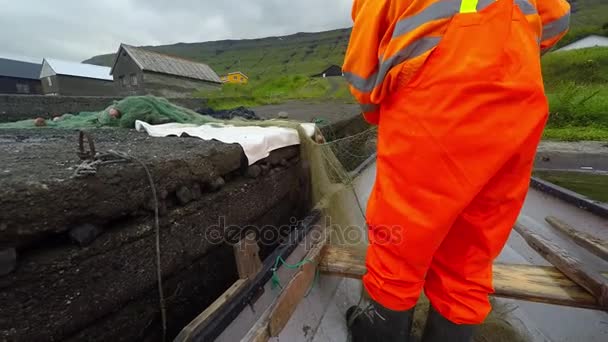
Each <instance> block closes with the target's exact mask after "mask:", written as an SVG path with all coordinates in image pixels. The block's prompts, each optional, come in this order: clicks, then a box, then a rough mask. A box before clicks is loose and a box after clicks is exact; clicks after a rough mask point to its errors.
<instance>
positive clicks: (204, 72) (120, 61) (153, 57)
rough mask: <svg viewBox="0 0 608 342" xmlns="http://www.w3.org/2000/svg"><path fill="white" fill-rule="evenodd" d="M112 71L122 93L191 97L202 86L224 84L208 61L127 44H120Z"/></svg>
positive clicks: (211, 87) (209, 87) (214, 86)
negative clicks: (188, 58)
mask: <svg viewBox="0 0 608 342" xmlns="http://www.w3.org/2000/svg"><path fill="white" fill-rule="evenodd" d="M111 74H112V75H113V76H114V82H115V84H116V87H118V89H119V92H120V94H122V95H147V94H152V95H156V96H163V97H191V96H192V93H193V92H194V91H196V90H198V89H213V88H218V87H220V86H221V85H222V81H221V79H220V77H219V76H218V75H217V74H216V73H215V71H213V69H211V67H209V66H208V65H207V64H204V63H198V62H194V61H190V60H187V59H183V58H179V57H173V56H169V55H164V54H161V53H157V52H152V51H148V50H145V49H142V48H137V47H133V46H129V45H126V44H122V45H120V48H119V49H118V52H117V53H116V56H115V58H114V64H113V66H112V71H111Z"/></svg>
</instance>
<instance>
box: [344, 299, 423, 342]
mask: <svg viewBox="0 0 608 342" xmlns="http://www.w3.org/2000/svg"><path fill="white" fill-rule="evenodd" d="M413 315H414V309H411V310H407V311H393V310H389V309H387V308H385V307H383V306H382V305H380V304H378V303H376V302H374V301H372V300H370V304H369V305H367V306H366V307H360V306H353V307H351V308H350V309H348V311H347V312H346V322H347V324H348V330H349V333H350V337H351V339H350V341H351V342H409V341H410V329H411V327H412V318H413Z"/></svg>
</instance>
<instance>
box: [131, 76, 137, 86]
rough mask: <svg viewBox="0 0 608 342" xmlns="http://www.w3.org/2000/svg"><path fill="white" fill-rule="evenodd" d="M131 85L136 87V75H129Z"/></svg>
mask: <svg viewBox="0 0 608 342" xmlns="http://www.w3.org/2000/svg"><path fill="white" fill-rule="evenodd" d="M131 85H132V86H137V75H136V74H131Z"/></svg>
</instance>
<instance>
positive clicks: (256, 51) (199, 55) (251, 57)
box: [84, 29, 350, 80]
mask: <svg viewBox="0 0 608 342" xmlns="http://www.w3.org/2000/svg"><path fill="white" fill-rule="evenodd" d="M349 36H350V29H341V30H333V31H327V32H319V33H297V34H293V35H289V36H283V37H268V38H260V39H243V40H222V41H215V42H205V43H178V44H173V45H163V46H148V47H145V48H147V49H150V50H153V51H158V52H161V53H166V54H169V55H174V56H179V57H183V58H188V59H192V60H196V61H200V62H204V63H207V64H209V65H210V66H211V67H212V68H213V69H214V70H215V71H216V72H217V73H218V74H220V75H222V74H226V73H228V72H231V71H236V70H239V71H242V72H244V73H245V74H247V75H249V76H250V77H251V78H252V79H253V80H255V79H260V78H275V77H278V76H282V75H286V74H290V75H293V74H304V75H312V74H316V73H320V72H321V71H322V70H323V69H324V68H326V67H327V66H329V65H331V64H337V65H342V60H343V58H344V53H345V51H346V46H347V45H348V39H349ZM113 58H114V54H109V55H101V56H96V57H93V58H91V59H88V60H86V61H84V62H85V63H91V64H97V65H106V66H110V65H111V64H112V60H113Z"/></svg>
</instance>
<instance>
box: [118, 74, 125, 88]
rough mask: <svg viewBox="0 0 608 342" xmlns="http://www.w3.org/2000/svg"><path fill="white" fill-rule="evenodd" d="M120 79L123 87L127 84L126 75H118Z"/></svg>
mask: <svg viewBox="0 0 608 342" xmlns="http://www.w3.org/2000/svg"><path fill="white" fill-rule="evenodd" d="M118 79H119V80H120V85H121V86H122V87H123V88H124V87H126V86H127V79H126V78H125V77H124V76H118Z"/></svg>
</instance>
